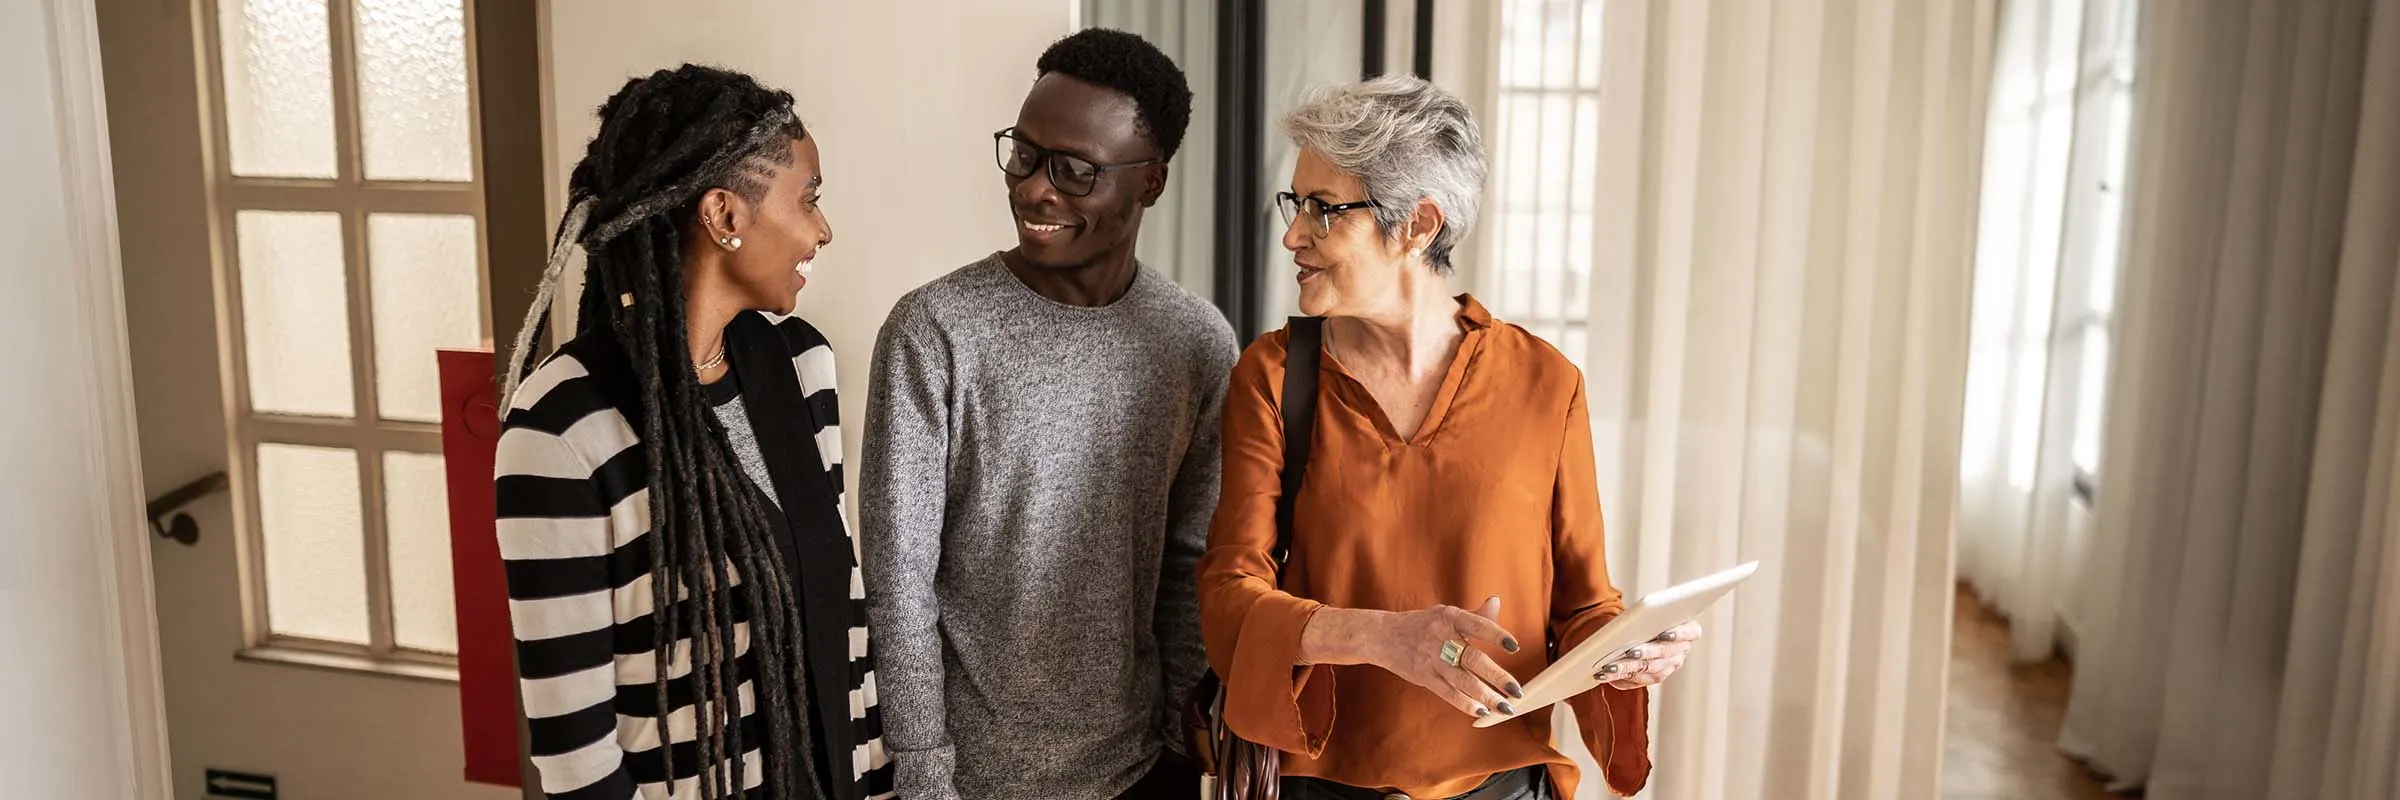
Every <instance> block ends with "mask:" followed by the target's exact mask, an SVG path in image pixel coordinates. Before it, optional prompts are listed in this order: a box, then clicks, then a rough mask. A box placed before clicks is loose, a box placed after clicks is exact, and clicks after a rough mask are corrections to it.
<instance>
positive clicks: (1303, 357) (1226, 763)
mask: <svg viewBox="0 0 2400 800" xmlns="http://www.w3.org/2000/svg"><path fill="white" fill-rule="evenodd" d="M1289 330H1290V331H1291V334H1292V335H1291V341H1290V342H1289V343H1288V345H1287V346H1286V347H1285V348H1284V364H1283V365H1284V369H1283V475H1282V477H1283V493H1282V494H1281V495H1279V496H1277V497H1276V498H1275V549H1274V551H1273V553H1272V555H1273V556H1274V558H1275V564H1276V568H1277V569H1278V570H1279V571H1280V570H1281V569H1282V566H1283V564H1284V563H1285V562H1286V561H1288V560H1289V559H1290V558H1291V552H1292V504H1293V502H1294V501H1295V499H1296V498H1298V497H1299V496H1300V484H1301V481H1302V479H1304V478H1305V477H1307V475H1308V448H1309V444H1310V441H1311V440H1312V439H1313V438H1315V436H1316V429H1317V361H1318V354H1319V353H1320V352H1321V351H1322V349H1323V345H1324V341H1325V320H1324V318H1322V317H1293V318H1291V323H1290V325H1289ZM1183 719H1184V727H1185V729H1186V730H1185V733H1186V735H1187V737H1188V738H1189V740H1190V741H1189V743H1188V744H1189V752H1190V753H1191V754H1192V760H1193V761H1195V762H1198V765H1199V767H1200V771H1201V773H1202V774H1205V775H1208V776H1211V777H1213V778H1215V779H1216V787H1217V788H1216V791H1215V793H1214V795H1213V797H1214V800H1277V797H1278V796H1279V795H1280V794H1281V793H1282V780H1283V775H1282V772H1283V767H1282V765H1283V753H1282V751H1279V750H1276V749H1275V748H1272V747H1268V746H1265V745H1261V744H1258V743H1256V742H1252V741H1248V740H1245V739H1243V738H1242V737H1240V736H1237V735H1235V734H1234V732H1233V730H1232V729H1230V728H1227V727H1225V684H1224V682H1223V681H1221V680H1219V679H1218V677H1217V675H1216V673H1215V672H1214V671H1211V672H1209V673H1208V674H1207V675H1205V676H1204V677H1202V678H1201V681H1200V685H1199V686H1196V687H1194V688H1193V690H1192V696H1191V698H1190V700H1189V701H1187V702H1186V703H1185V704H1184V713H1183Z"/></svg>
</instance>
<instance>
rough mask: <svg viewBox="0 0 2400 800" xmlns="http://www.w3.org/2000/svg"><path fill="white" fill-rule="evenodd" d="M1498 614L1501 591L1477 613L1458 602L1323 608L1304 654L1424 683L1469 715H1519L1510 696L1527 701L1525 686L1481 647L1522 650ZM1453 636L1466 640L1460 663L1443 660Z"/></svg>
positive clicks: (1306, 658) (1304, 637)
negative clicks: (1368, 666) (1406, 607)
mask: <svg viewBox="0 0 2400 800" xmlns="http://www.w3.org/2000/svg"><path fill="white" fill-rule="evenodd" d="M1499 616H1500V597H1499V596H1498V595H1493V596H1492V597H1491V598H1489V599H1486V600H1484V601H1483V605H1482V606H1481V607H1480V608H1477V609H1476V610H1474V611H1468V610H1466V609H1463V608H1459V607H1457V606H1434V607H1432V608H1427V609H1421V610H1418V611H1374V610H1369V609H1356V608H1330V607H1328V608H1323V609H1319V610H1318V611H1317V613H1316V615H1315V616H1314V617H1312V618H1310V620H1309V623H1308V627H1307V628H1305V629H1303V630H1302V631H1301V635H1300V654H1301V660H1302V661H1303V662H1305V663H1310V664H1372V665H1374V666H1377V667H1381V668H1383V669H1384V670H1385V671H1388V672H1390V673H1392V674H1394V675H1398V676H1400V677H1402V678H1405V679H1407V680H1408V682H1410V683H1414V684H1416V685H1418V686H1422V687H1424V688H1425V690H1426V691H1429V692H1432V693H1433V694H1434V696H1436V697H1440V698H1442V701H1443V702H1446V703H1449V704H1450V705H1451V707H1453V708H1456V709H1458V710H1459V712H1460V713H1464V714H1466V715H1468V716H1473V717H1485V716H1490V715H1491V713H1492V710H1493V709H1498V710H1499V711H1500V713H1503V714H1514V713H1516V709H1515V708H1514V707H1513V706H1511V705H1510V704H1509V701H1510V700H1512V699H1523V698H1524V697H1525V688H1524V687H1523V686H1522V685H1520V684H1519V683H1518V682H1517V679H1516V677H1515V676H1512V675H1510V674H1508V670H1505V669H1501V668H1500V665H1499V664H1498V663H1496V662H1494V661H1492V657H1491V656H1488V655H1485V654H1484V652H1483V650H1482V649H1481V648H1480V647H1478V645H1483V646H1489V647H1497V648H1500V649H1501V650H1503V651H1505V652H1510V653H1514V652H1516V651H1517V649H1518V647H1519V645H1518V643H1517V638H1516V637H1515V636H1511V635H1509V633H1508V630H1507V629H1505V628H1502V627H1500V623H1498V622H1495V621H1493V620H1494V619H1495V618H1497V617H1499ZM1452 641H1458V642H1460V643H1461V644H1463V645H1464V649H1463V652H1461V653H1460V655H1459V659H1458V663H1457V664H1456V665H1452V664H1451V663H1450V662H1449V661H1447V660H1445V659H1444V658H1443V648H1444V645H1446V644H1447V643H1449V642H1452Z"/></svg>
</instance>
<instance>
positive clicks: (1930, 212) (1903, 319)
mask: <svg viewBox="0 0 2400 800" xmlns="http://www.w3.org/2000/svg"><path fill="white" fill-rule="evenodd" d="M1997 5H1998V4H1997V2H1996V0H1781V1H1779V2H1776V3H1772V4H1767V3H1753V2H1746V1H1741V0H1679V1H1678V2H1674V3H1654V2H1646V1H1645V0H1610V2H1609V3H1608V6H1607V9H1606V13H1607V16H1606V18H1605V20H1604V22H1603V27H1604V29H1605V33H1604V43H1603V47H1602V52H1603V59H1604V61H1603V62H1602V68H1601V69H1602V81H1603V83H1604V89H1603V95H1602V106H1601V113H1600V123H1599V125H1600V134H1599V135H1600V140H1599V153H1600V158H1601V159H1602V162H1601V170H1600V174H1599V180H1598V181H1597V184H1598V186H1597V187H1596V189H1595V191H1596V192H1597V194H1598V198H1597V203H1598V206H1597V208H1598V214H1597V222H1598V226H1597V227H1598V230H1597V231H1596V232H1595V239H1596V241H1595V247H1596V248H1597V253H1598V255H1597V258H1596V265H1595V266H1596V269H1595V272H1594V277H1593V281H1592V286H1591V297H1590V302H1591V308H1592V313H1591V319H1590V322H1589V325H1590V329H1589V330H1590V334H1589V335H1590V355H1589V356H1588V359H1587V363H1586V371H1587V376H1586V377H1587V380H1588V386H1589V393H1590V398H1591V405H1592V416H1593V425H1594V428H1595V431H1594V433H1595V436H1596V438H1597V442H1596V446H1597V447H1598V448H1599V452H1600V464H1601V472H1602V474H1601V476H1600V480H1601V493H1602V500H1603V502H1604V504H1605V508H1606V509H1607V513H1608V517H1609V521H1610V544H1611V549H1610V554H1609V555H1610V559H1609V560H1610V564H1611V565H1612V567H1613V570H1614V574H1615V576H1616V577H1617V579H1618V580H1619V582H1620V583H1621V584H1623V585H1625V586H1626V587H1627V588H1628V589H1629V591H1634V592H1640V591H1645V590H1649V589H1655V588H1659V587H1661V586H1665V585H1667V584H1668V583H1670V582H1671V581H1673V580H1676V579H1682V578H1689V577H1692V576H1696V575H1699V574H1702V573H1705V572H1708V571H1711V570H1715V569H1718V568H1722V567H1725V566H1728V565H1731V564H1733V563H1736V562H1738V561H1743V560H1750V559H1757V560H1760V561H1763V562H1764V563H1765V568H1764V569H1763V570H1762V572H1761V573H1760V575H1759V576H1758V577H1757V578H1755V579H1753V580H1752V581H1751V582H1750V583H1749V584H1747V585H1746V586H1744V587H1743V588H1742V589H1741V590H1740V591H1739V592H1738V593H1737V594H1736V596H1735V598H1734V599H1733V601H1731V602H1730V603H1728V604H1722V605H1720V607H1719V608H1717V609H1714V610H1712V611H1711V612H1710V614H1709V615H1708V616H1707V617H1705V618H1704V619H1703V623H1704V624H1706V625H1707V626H1708V627H1709V629H1710V631H1711V633H1710V635H1709V639H1708V641H1706V642H1705V643H1703V645H1702V646H1701V647H1700V648H1699V649H1698V651H1696V652H1697V654H1696V655H1695V657H1694V658H1693V659H1692V661H1691V662H1690V663H1689V664H1688V665H1687V666H1686V667H1685V670H1684V672H1683V674H1681V675H1680V676H1678V677H1677V678H1676V679H1675V680H1674V681H1673V682H1671V683H1670V684H1669V686H1667V687H1666V688H1664V689H1662V690H1660V693H1659V695H1658V698H1659V703H1660V705H1659V713H1658V715H1657V717H1656V721H1657V736H1656V740H1655V748H1656V756H1657V762H1658V771H1657V773H1656V776H1655V778H1654V779H1653V781H1652V783H1651V790H1650V793H1649V794H1650V796H1653V797H1658V798H1678V799H1682V798H1692V799H1694V800H1697V799H1700V798H1709V799H1711V800H1713V799H1714V798H1776V799H1777V800H1782V799H1783V798H1828V799H1829V798H1842V799H1843V800H1889V799H1896V798H1911V799H1913V798H1924V797H1933V796H1936V795H1937V794H1938V784H1939V775H1938V765H1939V763H1940V741H1941V729H1942V707H1943V680H1944V673H1945V666H1946V664H1947V661H1948V656H1949V627H1950V597H1951V585H1952V574H1953V570H1952V547H1951V542H1952V527H1953V525H1952V520H1953V516H1954V513H1955V509H1956V505H1957V481H1956V480H1954V477H1955V475H1956V474H1957V472H1956V470H1957V464H1958V459H1959V447H1960V438H1959V433H1958V431H1959V428H1960V417H1961V410H1962V406H1963V395H1964V385H1965V373H1966V354H1967V336H1968V331H1967V305H1968V294H1969V288H1970V286H1969V284H1970V274H1971V268H1972V264H1973V261H1974V255H1975V248H1974V231H1975V227H1976V213H1977V212H1976V199H1977V196H1978V195H1977V189H1978V183H1979V177H1980V174H1981V170H1980V165H1981V164H1982V153H1981V145H1982V140H1983V134H1984V128H1985V126H1984V122H1983V120H1984V114H1985V109H1986V108H1987V106H1988V102H1987V99H1986V97H1987V88H1986V87H1987V86H1988V85H1989V82H1990V77H1991V76H1990V71H1991V63H1992V56H1993V49H1994V43H1995V39H1996V32H1997V27H1998V19H1997V11H1998V9H1997Z"/></svg>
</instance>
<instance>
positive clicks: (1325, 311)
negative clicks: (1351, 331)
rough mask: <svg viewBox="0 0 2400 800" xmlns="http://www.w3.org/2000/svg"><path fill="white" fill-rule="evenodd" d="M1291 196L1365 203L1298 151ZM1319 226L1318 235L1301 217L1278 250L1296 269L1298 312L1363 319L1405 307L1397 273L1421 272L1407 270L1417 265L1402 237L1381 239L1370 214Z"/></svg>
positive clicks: (1351, 179)
mask: <svg viewBox="0 0 2400 800" xmlns="http://www.w3.org/2000/svg"><path fill="white" fill-rule="evenodd" d="M1292 194H1295V195H1299V196H1301V197H1303V198H1313V199H1315V200H1316V201H1317V202H1319V203H1322V204H1324V205H1328V206H1332V205H1341V204H1344V203H1353V202H1358V201H1361V200H1365V199H1367V187H1366V184H1365V183H1362V182H1360V181H1359V179H1358V176H1356V175H1351V174H1349V173H1345V172H1342V171H1341V170H1339V169H1336V168H1334V166H1333V164H1332V163H1330V162H1327V161H1326V160H1325V158H1324V157H1323V156H1320V155H1318V154H1317V152H1316V151H1315V150H1312V149H1308V148H1302V149H1301V150H1300V163H1299V165H1298V166H1297V167H1294V168H1293V170H1292ZM1425 208H1430V206H1429V205H1428V206H1426V207H1425ZM1422 213H1423V210H1422V209H1421V210H1420V214H1422ZM1325 225H1326V227H1325V229H1324V231H1323V233H1322V235H1320V234H1319V229H1318V227H1317V220H1316V219H1314V218H1312V217H1311V216H1310V215H1309V214H1307V213H1301V214H1298V215H1295V216H1294V217H1293V218H1292V221H1291V223H1290V224H1289V225H1287V226H1285V228H1284V231H1283V247H1284V249H1286V250H1290V251H1292V262H1293V263H1294V264H1296V265H1298V266H1299V268H1300V272H1299V274H1298V275H1297V276H1295V277H1296V278H1297V279H1298V280H1299V282H1300V313H1303V314H1307V315H1309V316H1316V317H1347V316H1364V315H1367V314H1369V313H1371V312H1375V311H1380V310H1384V309H1391V308H1398V307H1402V306H1405V305H1406V304H1407V300H1406V298H1405V296H1404V293H1403V291H1402V290H1403V282H1404V281H1405V280H1406V279H1407V276H1405V275H1404V274H1403V272H1404V271H1405V270H1409V269H1418V270H1423V269H1424V268H1423V267H1419V266H1413V264H1416V263H1418V262H1416V261H1413V260H1412V259H1411V258H1410V257H1409V254H1408V249H1409V246H1410V245H1409V242H1408V241H1405V240H1404V238H1405V237H1403V236H1389V235H1385V233H1384V232H1383V229H1382V228H1381V227H1379V226H1377V225H1376V224H1375V212H1374V210H1372V209H1365V208H1361V209H1355V210H1351V211H1344V212H1341V213H1338V214H1335V215H1333V216H1332V217H1330V218H1328V219H1326V220H1325ZM1418 238H1420V239H1423V238H1429V237H1424V236H1420V237H1418ZM1419 246H1422V245H1419ZM1428 274H1430V273H1428Z"/></svg>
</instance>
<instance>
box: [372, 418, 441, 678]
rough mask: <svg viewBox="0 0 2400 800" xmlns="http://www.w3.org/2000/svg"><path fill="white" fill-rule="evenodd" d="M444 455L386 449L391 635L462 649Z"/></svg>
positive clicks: (430, 646) (410, 642) (404, 642)
mask: <svg viewBox="0 0 2400 800" xmlns="http://www.w3.org/2000/svg"><path fill="white" fill-rule="evenodd" d="M444 486H445V484H444V481H443V480H442V457H441V456H440V455H438V454H434V453H400V452H391V453H385V454H383V509H384V520H385V523H386V526H387V527H386V529H385V532H384V536H385V540H386V542H387V543H388V547H389V548H390V550H389V559H390V564H391V570H392V641H393V642H395V643H397V644H399V645H400V646H401V647H406V648H410V649H414V650H432V651H435V652H441V653H455V652H458V616H457V615H456V614H455V613H453V612H452V611H451V594H450V505H449V502H450V501H449V499H448V497H449V494H448V492H447V491H446V490H445V488H444Z"/></svg>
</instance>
